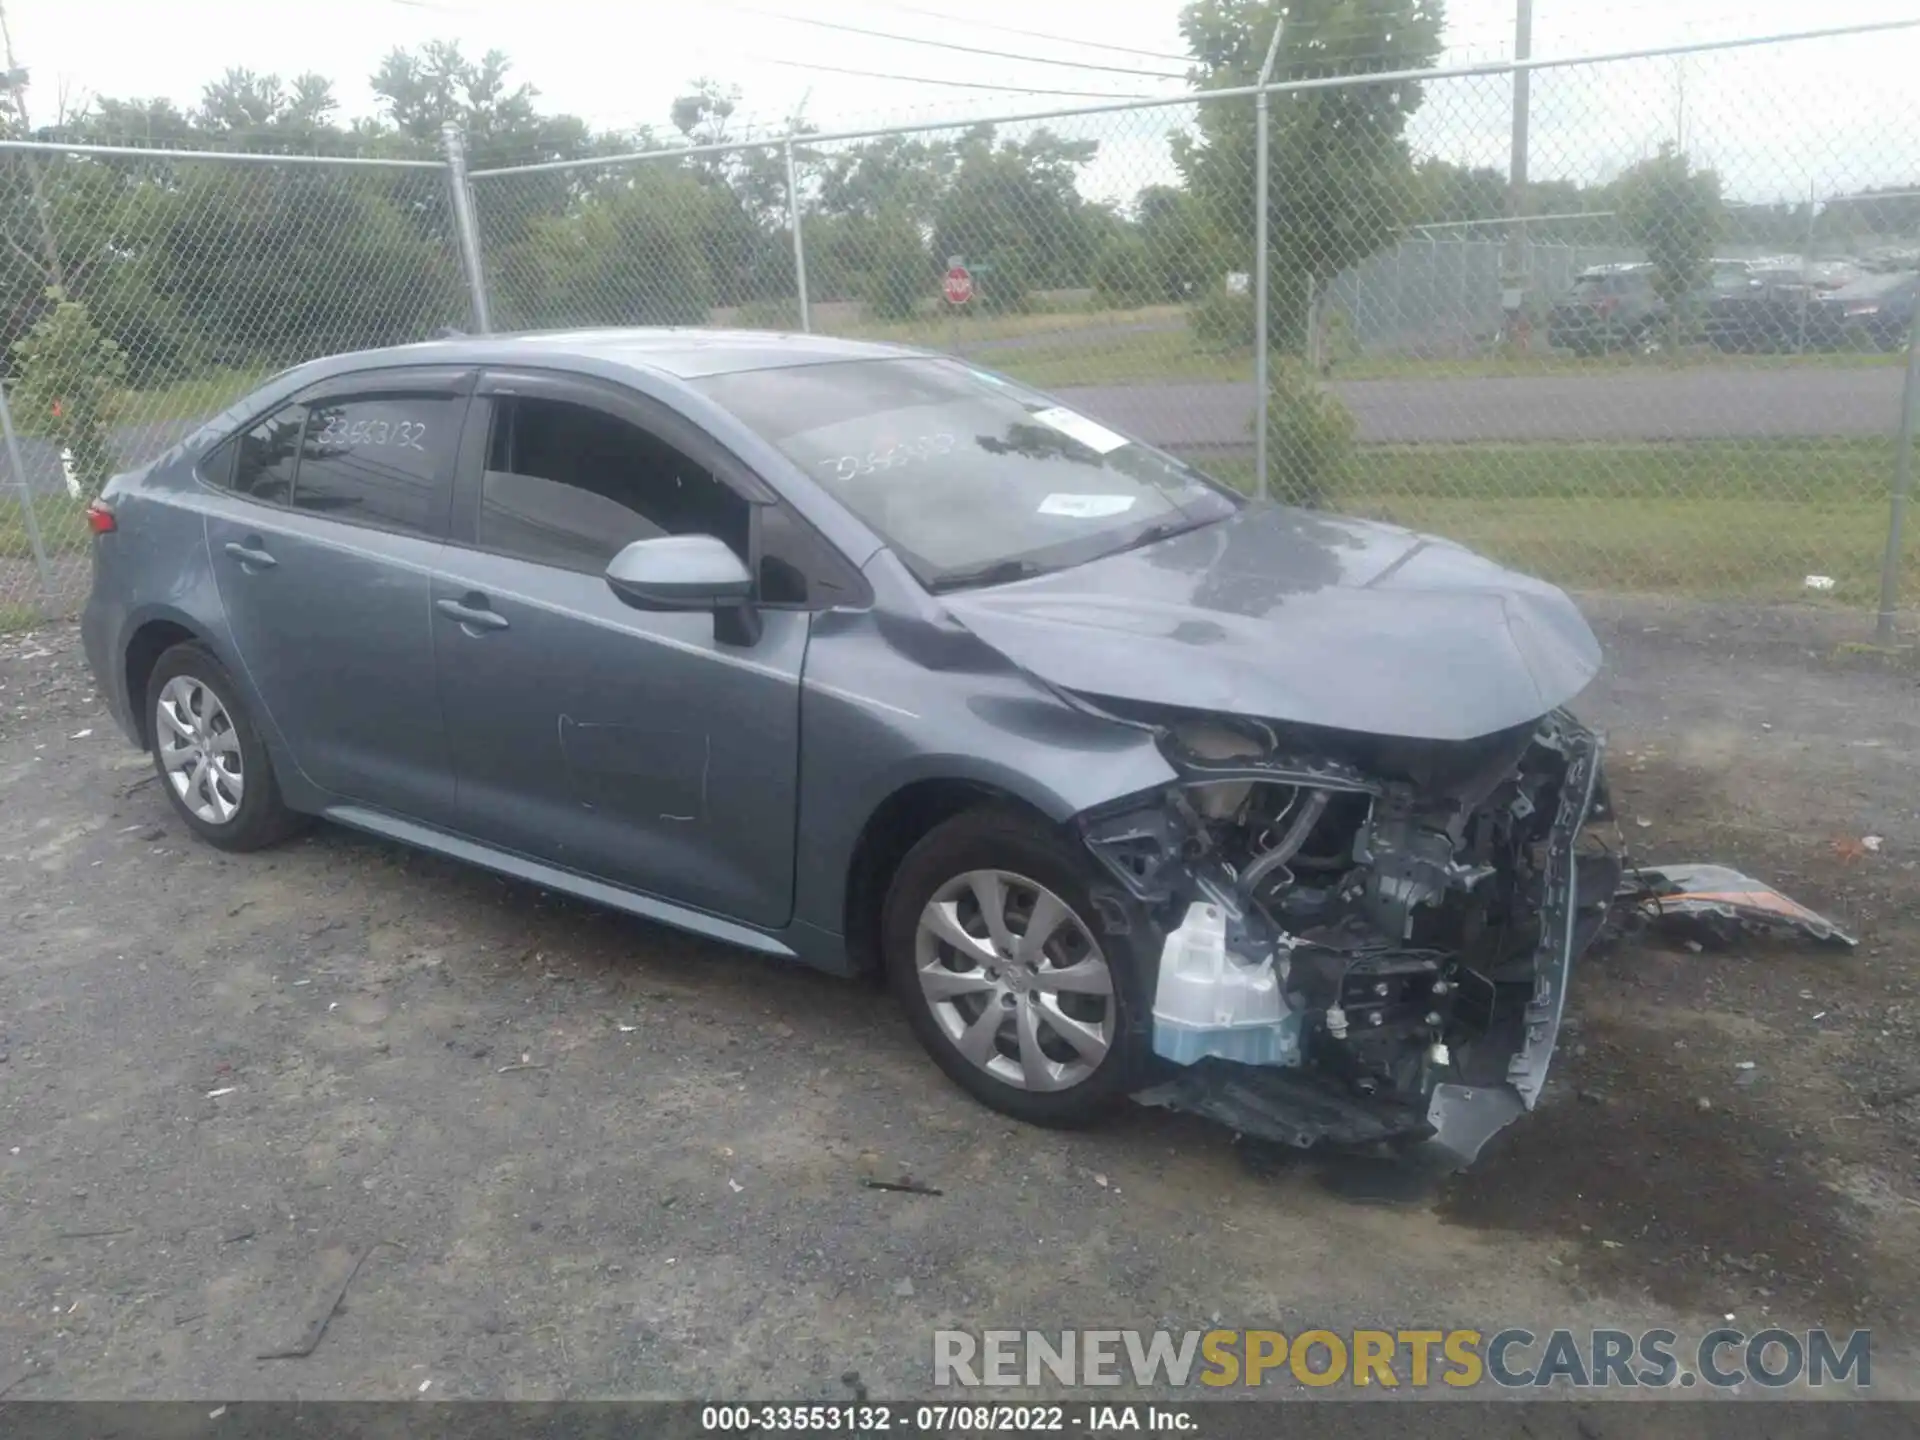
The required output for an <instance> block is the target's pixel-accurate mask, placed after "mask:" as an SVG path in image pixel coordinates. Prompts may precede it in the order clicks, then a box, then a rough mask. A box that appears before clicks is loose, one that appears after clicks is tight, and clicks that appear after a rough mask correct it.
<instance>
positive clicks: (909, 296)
mask: <svg viewBox="0 0 1920 1440" xmlns="http://www.w3.org/2000/svg"><path fill="white" fill-rule="evenodd" d="M871 253H872V258H871V265H870V268H869V269H868V271H867V274H866V281H865V285H864V287H863V289H862V298H864V299H865V300H866V302H867V311H868V313H869V314H871V315H875V316H878V317H879V318H881V319H883V320H905V319H907V318H908V317H909V316H911V315H912V314H913V313H914V310H915V309H916V308H917V307H918V306H919V304H920V302H921V301H922V300H924V299H925V298H926V297H927V296H929V295H931V294H933V293H934V288H933V287H934V274H935V271H934V268H933V263H932V258H931V257H930V256H929V255H928V254H927V245H926V241H925V240H923V239H922V238H921V235H920V225H919V222H918V221H916V220H915V219H914V218H913V216H912V215H910V214H908V213H907V212H906V211H905V210H902V209H895V210H892V211H889V212H888V213H887V214H885V215H882V216H881V217H880V221H879V223H878V225H876V226H875V227H874V232H873V248H872V252H871Z"/></svg>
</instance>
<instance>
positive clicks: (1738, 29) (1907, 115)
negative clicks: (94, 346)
mask: <svg viewBox="0 0 1920 1440" xmlns="http://www.w3.org/2000/svg"><path fill="white" fill-rule="evenodd" d="M1514 3H1515V0H1451V3H1450V4H1449V5H1448V6H1447V12H1448V23H1447V32H1446V38H1447V45H1448V52H1447V55H1446V57H1445V60H1446V62H1448V63H1458V62H1467V61H1473V60H1481V59H1496V58H1500V57H1503V56H1506V55H1508V54H1509V53H1510V52H1511V44H1512V23H1513V6H1514ZM1179 10H1180V6H1179V4H1178V3H1177V0H327V3H325V4H324V5H304V4H303V5H294V4H288V3H284V0H6V12H7V16H8V19H9V22H10V25H11V28H12V33H13V40H14V48H15V52H16V56H17V58H18V60H19V62H20V63H21V64H22V65H24V66H26V67H27V68H28V69H29V70H30V71H31V73H32V76H33V91H32V104H33V107H34V117H35V119H36V120H41V121H44V120H46V119H50V118H51V116H52V114H53V111H54V109H55V106H56V102H57V99H58V97H59V96H60V95H61V94H62V93H63V92H64V94H65V95H66V96H67V98H68V100H69V103H72V102H73V101H75V100H81V99H84V98H85V97H87V96H89V95H101V94H104V95H114V96H132V95H164V96H167V97H170V98H172V99H174V100H175V101H177V102H179V103H180V104H181V105H183V106H188V105H191V104H193V103H194V102H195V101H196V100H197V98H198V95H199V91H200V87H201V86H202V85H203V84H204V83H205V82H206V81H207V80H209V79H212V78H214V77H215V76H216V75H218V74H219V73H220V72H221V71H223V70H224V69H225V68H226V67H228V66H244V67H246V68H249V69H252V70H255V71H259V72H264V73H277V74H280V75H281V76H283V77H288V76H292V75H294V74H297V73H299V72H301V71H305V70H313V71H318V72H319V73H321V74H324V75H327V76H330V77H332V78H333V79H334V81H335V86H336V89H335V93H336V94H337V95H338V96H339V98H340V101H341V103H342V106H343V109H344V110H345V112H346V114H347V115H348V116H352V115H356V114H365V113H369V112H371V110H372V109H373V97H372V95H371V93H370V92H369V90H368V89H367V83H366V81H367V77H368V76H369V75H370V74H371V73H372V72H373V70H374V68H375V67H376V66H377V65H378V63H379V61H380V59H381V57H382V56H383V55H384V54H385V53H386V52H387V51H389V50H390V49H392V48H394V47H396V46H401V47H412V46H416V45H419V44H421V43H423V42H425V41H427V40H432V39H442V38H444V39H457V40H459V41H460V42H461V43H462V44H463V46H464V47H465V48H466V49H467V50H468V51H469V52H470V53H472V54H476V55H477V54H478V53H480V52H482V51H485V50H487V49H490V48H497V49H500V50H503V51H505V52H506V53H507V54H508V55H509V56H510V57H511V58H512V60H513V64H514V74H515V76H516V77H517V78H519V79H521V80H524V81H527V82H529V83H531V84H532V85H534V86H535V87H536V88H537V89H538V90H539V92H540V96H541V102H540V103H541V104H542V106H543V107H545V108H549V109H554V110H566V111H571V112H572V113H574V114H577V115H580V116H582V117H583V118H584V119H586V120H587V121H588V122H590V123H591V124H593V125H594V126H596V127H600V128H606V129H617V128H628V127H631V126H634V125H638V124H651V125H654V126H656V127H660V128H665V122H666V119H667V111H668V107H669V105H670V103H671V101H672V99H673V97H674V96H675V95H677V94H679V93H682V92H683V91H684V90H685V88H686V87H687V83H688V82H689V81H690V80H692V79H693V78H695V77H697V76H702V75H710V76H713V77H716V78H718V79H721V80H723V81H726V82H728V83H731V84H734V85H737V86H739V88H740V89H741V91H742V93H743V100H742V105H741V110H742V114H743V115H745V116H747V117H751V118H752V119H755V120H758V121H760V122H762V123H763V124H766V125H770V126H771V125H778V124H779V123H780V119H781V117H783V116H786V115H788V114H790V113H792V112H793V111H795V110H796V109H797V108H801V107H804V113H805V115H806V117H807V119H808V120H810V121H812V122H813V123H815V124H816V125H820V126H823V127H826V128H830V129H832V128H848V127H853V126H859V125H865V124H868V123H875V124H878V123H884V122H890V121H905V120H914V119H919V120H928V119H936V118H942V117H946V116H953V117H956V118H961V117H967V116H984V115H992V114H1000V113H1009V112H1019V111H1025V110H1032V109H1044V108H1049V107H1051V106H1056V105H1058V106H1066V105H1071V104H1075V103H1097V101H1094V100H1092V99H1091V97H1092V96H1107V95H1111V96H1122V95H1162V94H1178V93H1180V92H1181V91H1182V90H1183V89H1184V88H1185V87H1184V84H1183V81H1182V80H1181V79H1180V78H1178V77H1179V76H1180V73H1181V72H1182V71H1183V69H1184V64H1183V62H1182V60H1181V59H1180V57H1181V56H1182V54H1183V53H1184V47H1183V45H1182V44H1181V41H1180V35H1179V25H1178V18H1179ZM1916 15H1920V5H1916V4H1915V3H1913V0H1904V3H1902V0H1825V3H1823V4H1820V5H1816V6H1809V5H1807V4H1805V3H1804V0H1744V3H1736V0H1619V3H1612V0H1535V18H1534V53H1535V54H1536V55H1537V56H1553V55H1574V54H1591V53H1600V52H1607V51H1617V50H1624V49H1634V48H1640V47H1649V46H1658V45H1663V44H1670V43H1675V42H1679V41H1685V40H1699V39H1713V38H1719V37H1730V36H1737V35H1752V34H1768V33H1775V32H1784V31H1791V30H1796V29H1805V28H1810V27H1813V26H1830V25H1842V24H1848V23H1853V22H1858V21H1872V20H1882V19H1891V18H1901V17H1912V16H1916ZM806 19H811V20H814V21H828V22H832V23H834V24H838V25H847V26H854V27H858V28H861V29H865V30H872V31H881V32H886V33H887V34H889V35H893V36H898V37H908V38H902V39H882V38H877V37H872V36H864V35H855V34H849V33H846V32H845V31H841V30H833V29H828V28H824V27H823V26H821V25H818V24H807V23H804V21H805V20H806ZM1022 31H1024V32H1038V33H1025V34H1023V33H1015V32H1022ZM1043 36H1044V37H1051V38H1042V37H1043ZM914 40H918V41H935V42H942V43H943V44H946V45H957V46H971V47H974V48H975V49H978V50H993V51H1004V52H1008V54H1009V55H1012V56H1019V57H1024V58H1019V59H1015V58H1008V56H1000V55H982V54H976V53H969V52H968V51H964V50H956V49H946V48H939V47H938V46H936V45H929V44H921V43H911V42H912V41H914ZM1099 46H1105V47H1113V48H1104V49H1103V48H1097V47H1099ZM1044 60H1052V61H1062V62H1068V63H1066V64H1046V63H1041V62H1042V61H1044ZM1096 66H1106V67H1114V68H1111V69H1098V68H1083V67H1096ZM828 67H833V68H828ZM841 71H860V72H867V73H865V74H844V73H839V72H841ZM1118 72H1128V73H1118ZM1145 72H1161V73H1158V74H1153V73H1145ZM880 75H892V76H902V77H908V78H905V79H883V78H876V77H878V76H880ZM1916 75H1920V31H1916V32H1905V33H1897V34H1893V35H1883V36H1878V37H1871V38H1866V39H1856V40H1837V41H1822V42H1814V43H1809V44H1804V45H1799V46H1793V47H1783V48H1781V49H1778V50H1775V51H1771V52H1768V53H1766V54H1755V53H1751V52H1749V53H1747V54H1744V55H1739V56H1730V57H1729V56H1719V57H1713V58H1709V59H1700V60H1693V61H1688V62H1685V63H1684V64H1678V63H1676V62H1673V61H1649V62H1641V63H1637V64H1634V65H1631V66H1620V67H1609V70H1608V72H1607V73H1606V74H1605V75H1600V74H1597V73H1595V72H1593V71H1585V72H1555V73H1554V74H1552V75H1543V76H1542V77H1541V78H1540V79H1538V80H1536V82H1535V96H1536V101H1535V110H1534V115H1535V126H1534V128H1535V145H1534V155H1535V159H1534V170H1535V173H1536V174H1539V175H1566V176H1568V177H1569V178H1580V179H1593V178H1604V172H1607V171H1610V170H1617V169H1618V168H1619V167H1620V166H1621V165H1623V164H1626V163H1631V161H1632V160H1633V159H1634V158H1637V157H1638V156H1639V155H1641V154H1645V153H1647V152H1648V151H1650V150H1651V149H1652V148H1653V147H1654V146H1656V145H1657V144H1658V143H1659V142H1660V141H1661V140H1663V139H1669V138H1672V137H1673V136H1674V134H1675V132H1676V129H1677V128H1678V127H1680V126H1681V125H1684V126H1685V129H1686V138H1687V142H1688V144H1689V145H1690V146H1691V147H1693V149H1694V150H1695V152H1696V153H1697V154H1699V155H1701V156H1703V157H1704V158H1706V159H1707V160H1708V161H1709V162H1710V163H1713V164H1715V165H1716V166H1718V167H1719V168H1720V169H1721V170H1722V171H1723V173H1724V174H1726V176H1727V178H1728V180H1729V182H1730V185H1731V187H1732V188H1733V189H1734V190H1735V191H1736V192H1738V193H1743V194H1746V195H1748V196H1749V197H1750V198H1775V196H1776V195H1785V194H1804V193H1805V191H1806V189H1807V188H1808V187H1810V186H1811V187H1813V188H1815V189H1820V188H1823V187H1824V188H1829V189H1841V188H1848V187H1851V186H1855V185H1862V184H1870V183H1886V182H1887V181H1890V180H1908V179H1912V180H1917V181H1920V111H1917V110H1916V107H1915V105H1914V103H1913V99H1912V97H1913V95H1914V80H1913V77H1915V76H1916ZM934 82H947V83H945V84H936V83H934ZM969 85H980V86H1001V87H1016V86H1017V87H1025V88H1026V89H1027V90H1032V91H1057V90H1059V89H1061V88H1062V87H1064V89H1066V90H1072V91H1083V92H1089V95H1088V96H1074V95H1067V94H1029V93H1020V92H1019V91H1016V90H1012V89H1002V90H994V89H974V88H964V86H969ZM1509 103H1510V90H1509V86H1508V82H1507V81H1506V80H1505V79H1489V80H1463V81H1454V82H1446V83H1445V84H1443V85H1437V86H1434V87H1432V89H1431V91H1430V94H1429V97H1428V103H1427V105H1426V107H1425V110H1424V111H1423V113H1422V115H1421V117H1420V119H1419V121H1418V122H1417V123H1416V140H1417V141H1418V142H1419V143H1420V144H1422V145H1423V146H1425V147H1426V148H1429V149H1432V150H1435V151H1438V152H1441V153H1446V154H1448V155H1449V157H1450V158H1456V159H1472V160H1475V161H1479V162H1484V163H1495V164H1501V165H1504V162H1505V150H1506V138H1505V137H1506V128H1507V120H1506V116H1507V113H1508V106H1509ZM1186 113H1190V112H1185V111H1178V110H1177V111H1171V112H1162V113H1160V114H1157V115H1151V116H1147V115H1142V116H1129V117H1121V118H1114V117H1107V118H1104V119H1102V120H1099V121H1097V122H1096V121H1087V122H1078V123H1072V124H1061V125H1056V128H1058V129H1064V130H1068V131H1070V132H1071V133H1078V134H1086V135H1089V136H1093V137H1096V138H1100V139H1101V140H1102V141H1103V146H1104V150H1105V153H1104V154H1103V157H1102V160H1101V161H1100V163H1099V164H1098V165H1097V167H1096V168H1095V171H1094V172H1093V173H1092V174H1090V175H1089V176H1088V177H1087V181H1086V188H1087V189H1088V190H1089V192H1090V193H1095V194H1100V195H1113V196H1115V197H1119V196H1124V195H1126V194H1130V193H1131V192H1132V191H1133V190H1135V189H1137V188H1138V186H1139V185H1140V184H1143V183H1148V182H1150V181H1152V180H1155V179H1159V178H1164V176H1165V174H1166V171H1167V166H1166V160H1165V149H1166V143H1165V142H1166V134H1167V130H1168V126H1169V124H1177V123H1179V121H1180V120H1181V118H1182V116H1183V114H1186Z"/></svg>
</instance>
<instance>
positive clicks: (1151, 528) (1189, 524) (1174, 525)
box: [1111, 513, 1217, 555]
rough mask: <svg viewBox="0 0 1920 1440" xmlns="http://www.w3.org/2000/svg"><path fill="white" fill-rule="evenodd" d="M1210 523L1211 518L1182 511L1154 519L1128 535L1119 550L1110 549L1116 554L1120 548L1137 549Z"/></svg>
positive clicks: (1211, 521)
mask: <svg viewBox="0 0 1920 1440" xmlns="http://www.w3.org/2000/svg"><path fill="white" fill-rule="evenodd" d="M1215 518H1217V517H1215ZM1211 524H1213V520H1212V519H1196V518H1195V517H1194V516H1192V515H1187V514H1184V513H1183V514H1181V515H1178V516H1176V517H1174V518H1172V519H1168V520H1156V521H1154V522H1153V524H1151V525H1148V526H1146V527H1145V528H1144V529H1141V530H1136V531H1135V532H1134V533H1133V534H1132V535H1131V536H1129V537H1128V539H1127V543H1126V544H1124V545H1122V546H1121V547H1120V549H1119V550H1115V551H1112V552H1111V553H1112V554H1115V555H1117V554H1119V553H1120V551H1121V550H1138V549H1139V548H1140V547H1141V546H1143V545H1151V544H1153V543H1154V541H1156V540H1165V539H1167V538H1169V537H1170V536H1174V535H1184V534H1186V532H1187V531H1189V530H1198V529H1199V528H1200V527H1201V526H1203V525H1211Z"/></svg>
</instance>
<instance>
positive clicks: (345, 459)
mask: <svg viewBox="0 0 1920 1440" xmlns="http://www.w3.org/2000/svg"><path fill="white" fill-rule="evenodd" d="M462 403H463V402H461V401H460V400H457V399H454V398H452V397H448V396H437V395H433V396H430V395H421V396H408V395H382V396H378V397H369V398H367V399H351V398H347V399H340V400H327V401H323V402H320V403H318V404H315V405H313V406H311V407H309V409H308V413H307V424H306V431H305V434H304V436H303V437H302V439H301V440H300V444H299V454H300V469H299V475H298V477H297V480H296V483H295V485H294V488H293V508H294V509H296V510H310V511H315V512H318V513H320V514H324V515H329V516H333V517H335V518H337V519H341V520H353V521H358V522H360V523H362V524H367V525H377V526H379V527H381V528H382V529H386V530H413V531H420V532H423V533H424V532H427V531H431V530H433V529H435V528H436V518H435V512H436V508H437V498H438V495H439V492H440V485H441V477H442V476H444V475H446V474H447V473H448V470H449V468H450V462H451V458H452V454H453V447H454V445H455V443H456V441H457V439H458V431H459V420H460V408H461V405H462ZM241 463H242V466H243V468H244V465H245V457H244V454H243V456H242V462H241ZM235 488H238V486H237V485H236V487H235Z"/></svg>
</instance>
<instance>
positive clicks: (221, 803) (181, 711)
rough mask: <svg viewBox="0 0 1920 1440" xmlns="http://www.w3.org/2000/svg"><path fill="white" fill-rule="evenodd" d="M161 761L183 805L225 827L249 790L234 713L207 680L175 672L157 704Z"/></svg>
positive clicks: (156, 732)
mask: <svg viewBox="0 0 1920 1440" xmlns="http://www.w3.org/2000/svg"><path fill="white" fill-rule="evenodd" d="M154 735H155V737H156V742H157V745H158V748H159V752H160V765H161V768H162V769H163V770H164V771H165V772H166V776H167V783H168V784H169V785H171V786H172V787H173V793H174V794H175V795H177V796H178V797H179V798H180V803H181V804H183V805H185V806H186V807H187V809H188V810H189V811H190V812H191V813H192V814H193V815H194V816H195V817H197V818H198V819H200V820H203V821H205V822H206V823H207V824H209V825H225V824H226V823H227V822H228V821H230V820H232V819H233V817H234V816H235V815H236V814H238V813H239V811H240V801H241V798H242V797H243V796H244V795H245V793H246V780H245V778H244V776H243V775H242V773H241V759H240V736H239V734H238V733H237V732H236V731H235V730H234V728H233V717H232V716H231V715H229V714H228V713H227V707H226V705H225V704H224V703H222V701H221V699H220V697H219V696H218V695H216V694H214V693H213V691H212V689H211V688H209V687H208V686H207V684H206V682H204V681H202V680H197V679H195V678H194V677H193V676H191V675H176V676H174V677H173V678H172V679H171V680H169V681H167V683H166V684H165V686H163V687H162V688H161V691H160V698H159V699H158V701H157V702H156V703H155V705H154Z"/></svg>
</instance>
